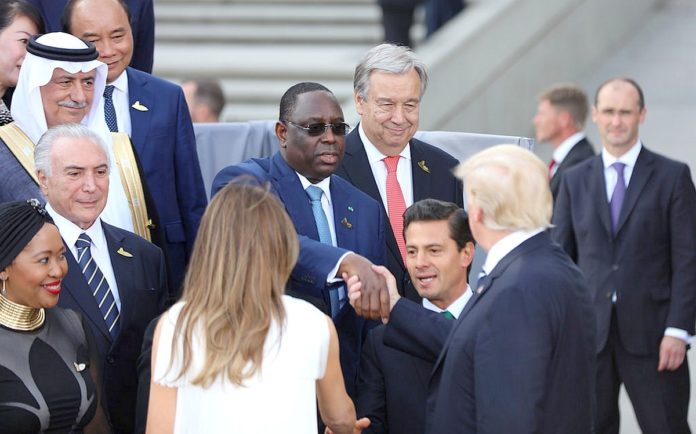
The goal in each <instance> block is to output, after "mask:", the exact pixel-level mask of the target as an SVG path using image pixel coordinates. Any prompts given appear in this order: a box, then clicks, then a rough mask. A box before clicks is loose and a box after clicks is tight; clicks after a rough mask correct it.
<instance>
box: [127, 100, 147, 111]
mask: <svg viewBox="0 0 696 434" xmlns="http://www.w3.org/2000/svg"><path fill="white" fill-rule="evenodd" d="M131 107H133V108H134V109H136V110H138V111H139V112H146V111H148V108H147V107H145V106H144V105H142V104H140V101H136V102H134V103H133V105H132V106H131Z"/></svg>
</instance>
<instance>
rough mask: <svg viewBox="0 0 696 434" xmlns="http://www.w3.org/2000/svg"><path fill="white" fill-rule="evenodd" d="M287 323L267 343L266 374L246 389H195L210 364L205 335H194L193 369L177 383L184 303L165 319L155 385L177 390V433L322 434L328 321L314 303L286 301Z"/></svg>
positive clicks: (220, 385) (221, 382) (226, 385)
mask: <svg viewBox="0 0 696 434" xmlns="http://www.w3.org/2000/svg"><path fill="white" fill-rule="evenodd" d="M283 304H284V306H285V311H286V314H287V316H286V323H285V326H284V328H283V329H282V333H281V330H280V328H279V327H278V324H275V323H274V324H272V325H271V328H270V330H269V334H268V336H267V338H266V342H265V345H264V352H263V363H262V368H261V371H257V373H256V375H255V376H254V377H252V378H250V379H249V380H247V381H246V382H245V384H244V387H238V386H235V385H233V384H232V383H230V382H229V380H227V378H226V377H224V378H218V379H217V380H216V381H215V382H214V383H213V384H212V385H210V386H209V387H208V388H203V387H201V386H194V385H191V384H190V379H192V378H194V377H195V373H197V372H199V369H200V367H201V366H203V363H204V360H203V359H204V355H205V351H204V348H203V342H201V340H200V334H197V333H195V332H194V339H193V348H194V351H193V364H192V369H189V372H187V373H186V374H185V375H184V376H183V377H181V378H179V379H177V378H176V377H177V375H178V372H179V370H180V366H181V364H180V360H181V357H180V356H178V357H177V355H174V360H173V364H172V368H171V369H170V368H169V366H170V359H172V354H171V344H172V340H173V339H174V338H175V336H174V325H175V324H176V320H177V318H178V316H179V313H180V312H181V308H182V307H183V303H181V302H180V303H177V304H175V305H174V306H172V307H171V309H169V311H167V312H166V313H165V314H164V321H163V323H162V327H161V332H160V338H159V343H158V346H157V363H156V365H155V367H154V369H153V379H154V381H155V382H157V383H158V384H161V385H164V386H168V387H176V388H178V391H177V403H176V416H175V423H174V432H175V433H207V434H212V433H244V434H253V433H259V434H266V433H297V434H310V433H312V434H313V433H316V432H317V411H316V408H317V407H316V383H315V382H316V380H317V379H319V378H322V377H323V376H324V372H325V369H326V360H327V357H328V349H329V328H328V324H327V319H326V318H327V317H326V316H325V315H324V314H323V313H322V312H320V311H319V310H318V309H316V308H315V307H313V306H312V305H310V304H309V303H307V302H305V301H302V300H298V299H295V298H292V297H289V296H283Z"/></svg>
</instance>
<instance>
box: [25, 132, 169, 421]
mask: <svg viewBox="0 0 696 434" xmlns="http://www.w3.org/2000/svg"><path fill="white" fill-rule="evenodd" d="M34 158H35V165H36V170H37V178H38V180H39V185H40V187H41V191H42V192H43V194H44V196H45V197H46V199H47V202H48V203H47V205H46V210H47V211H48V212H49V214H51V217H53V220H54V221H55V224H56V226H57V227H58V230H59V231H60V234H61V236H62V237H63V241H64V242H65V245H66V247H67V250H68V251H67V252H66V259H67V261H68V274H67V275H66V276H65V278H64V279H63V282H62V293H61V296H60V300H59V302H58V304H59V305H60V306H61V307H64V308H69V309H73V310H75V311H77V312H80V313H81V314H82V316H83V318H84V320H85V322H86V323H87V324H88V325H89V327H90V330H91V331H92V335H93V336H94V343H95V346H96V353H97V354H98V356H99V360H98V361H97V362H98V363H99V364H100V366H101V368H102V372H103V385H102V387H101V393H100V396H101V398H100V404H101V405H102V406H103V408H104V410H105V412H106V414H107V416H108V419H109V422H110V424H111V429H112V432H114V433H130V432H133V424H134V418H135V401H136V392H137V387H138V384H137V383H138V377H137V375H136V363H137V359H138V355H139V354H140V348H141V346H142V341H143V335H144V333H145V328H146V327H147V325H148V324H149V323H150V321H151V320H152V319H153V318H155V317H156V316H158V315H159V314H161V313H162V312H163V311H164V308H165V303H166V300H167V276H166V271H165V262H164V255H163V253H162V250H160V249H159V248H158V247H157V246H155V245H154V244H151V243H150V242H148V241H146V240H144V239H142V238H141V237H139V236H137V235H135V234H133V233H131V232H129V231H126V230H123V229H120V228H117V227H115V226H112V225H110V224H107V223H106V222H104V221H102V219H101V218H100V217H99V216H100V214H101V213H102V210H103V209H104V206H105V205H106V203H107V199H108V195H109V172H110V168H111V167H110V159H109V152H108V149H107V147H106V145H105V144H104V143H103V141H102V140H101V138H100V137H99V135H97V134H96V133H94V132H93V131H91V130H90V129H88V128H86V127H84V126H82V125H78V124H63V125H60V126H57V127H53V128H51V129H49V130H48V131H47V132H46V133H45V134H44V135H43V136H42V137H41V139H40V140H39V142H38V144H37V145H36V150H35V153H34ZM78 370H79V369H78Z"/></svg>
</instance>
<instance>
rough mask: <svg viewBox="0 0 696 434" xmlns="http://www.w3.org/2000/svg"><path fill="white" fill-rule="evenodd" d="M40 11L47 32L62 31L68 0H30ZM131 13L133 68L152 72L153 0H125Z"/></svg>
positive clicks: (153, 48) (153, 41)
mask: <svg viewBox="0 0 696 434" xmlns="http://www.w3.org/2000/svg"><path fill="white" fill-rule="evenodd" d="M28 1H29V3H31V4H33V5H34V7H36V9H37V10H38V11H39V13H40V14H41V17H42V18H43V20H44V23H45V26H46V33H50V32H62V31H63V24H62V22H61V18H62V17H63V9H64V8H65V5H66V4H67V3H68V0H28ZM125 2H126V5H128V9H129V10H130V14H131V29H132V30H133V58H132V59H131V63H130V65H131V66H132V67H133V68H136V69H139V70H141V71H145V72H147V73H152V63H153V60H152V59H153V53H154V51H155V12H154V7H153V4H152V0H125Z"/></svg>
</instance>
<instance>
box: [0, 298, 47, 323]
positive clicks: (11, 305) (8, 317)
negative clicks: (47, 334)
mask: <svg viewBox="0 0 696 434" xmlns="http://www.w3.org/2000/svg"><path fill="white" fill-rule="evenodd" d="M45 319H46V312H45V311H44V309H43V308H38V309H37V308H35V307H29V306H24V305H22V304H17V303H15V302H13V301H10V300H8V299H7V297H5V296H4V295H2V294H0V325H3V326H5V327H7V328H9V329H12V330H18V331H22V332H27V331H32V330H36V329H37V328H39V327H41V326H42V325H43V323H44V320H45Z"/></svg>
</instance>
